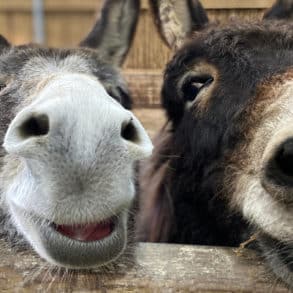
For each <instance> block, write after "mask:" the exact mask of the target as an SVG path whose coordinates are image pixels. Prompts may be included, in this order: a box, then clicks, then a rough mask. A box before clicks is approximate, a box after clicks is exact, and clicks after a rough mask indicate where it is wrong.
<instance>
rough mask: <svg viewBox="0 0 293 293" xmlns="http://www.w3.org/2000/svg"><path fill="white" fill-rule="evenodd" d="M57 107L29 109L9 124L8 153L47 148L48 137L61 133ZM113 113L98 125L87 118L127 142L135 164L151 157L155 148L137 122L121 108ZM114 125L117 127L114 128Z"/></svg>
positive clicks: (91, 118)
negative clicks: (135, 161) (136, 161)
mask: <svg viewBox="0 0 293 293" xmlns="http://www.w3.org/2000/svg"><path fill="white" fill-rule="evenodd" d="M54 107H55V106H54ZM54 107H53V109H51V108H50V107H48V109H46V110H47V111H45V110H44V109H33V110H31V109H28V111H24V112H21V113H19V114H18V115H17V116H16V117H15V118H14V120H13V121H12V123H11V124H10V126H9V128H8V131H7V133H6V135H5V139H4V147H5V149H6V151H7V152H8V153H16V154H18V155H23V156H26V155H33V154H34V153H38V151H39V150H40V148H42V146H44V145H46V144H47V142H48V139H49V137H50V136H52V135H53V137H54V133H56V132H57V133H58V131H60V123H59V122H60V121H59V120H60V117H59V116H58V113H57V114H56V112H58V111H53V110H54V109H55V108H54ZM50 109H51V110H52V111H50ZM112 111H113V112H114V113H113V114H112V117H111V118H109V117H108V118H106V120H107V121H108V122H107V121H101V120H100V119H99V121H97V118H94V117H90V118H89V117H88V120H90V121H91V122H92V123H94V122H93V120H94V119H95V120H96V122H99V124H101V125H104V128H105V129H108V130H106V131H115V133H117V134H118V136H117V135H116V134H115V138H114V137H113V139H114V140H117V139H118V140H119V139H120V140H121V139H122V140H123V141H124V143H125V144H126V146H127V148H128V151H129V154H130V157H131V158H132V159H133V160H139V159H142V158H145V157H148V156H149V155H150V154H151V152H152V148H153V146H152V143H151V140H150V138H149V137H148V135H147V133H146V131H145V129H144V128H143V126H142V125H141V123H140V122H139V121H138V119H137V118H136V117H135V116H134V115H133V114H132V113H131V112H129V111H127V110H125V109H124V108H122V107H120V106H119V107H118V106H115V105H114V106H113V110H112ZM80 123H81V128H82V129H81V130H82V133H84V134H86V133H87V130H86V127H87V125H88V123H85V124H83V123H82V122H80ZM113 125H115V126H114V127H113ZM107 126H108V128H107ZM102 128H103V126H102ZM117 128H118V131H117V132H116V130H115V129H117ZM119 136H120V138H119ZM79 139H81V140H83V144H85V143H87V144H90V143H91V140H90V139H86V138H84V137H83V136H81V137H79Z"/></svg>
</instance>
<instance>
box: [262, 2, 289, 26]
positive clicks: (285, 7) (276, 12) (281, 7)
mask: <svg viewBox="0 0 293 293" xmlns="http://www.w3.org/2000/svg"><path fill="white" fill-rule="evenodd" d="M264 19H284V20H286V19H287V20H291V21H292V20H293V0H278V1H277V2H276V3H275V4H274V5H273V7H272V8H271V9H269V10H268V11H267V12H266V13H265V15H264Z"/></svg>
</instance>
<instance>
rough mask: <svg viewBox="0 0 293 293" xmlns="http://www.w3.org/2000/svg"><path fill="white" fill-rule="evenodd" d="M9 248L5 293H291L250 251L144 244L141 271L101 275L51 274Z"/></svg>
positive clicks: (2, 267)
mask: <svg viewBox="0 0 293 293" xmlns="http://www.w3.org/2000/svg"><path fill="white" fill-rule="evenodd" d="M5 246H6V244H5V243H4V242H3V241H1V240H0V250H1V251H3V252H4V253H3V255H1V262H0V292H28V293H29V292H52V293H53V292H149V293H153V292H206V293H207V292H217V293H224V292H226V293H228V292H251V293H252V292H268V293H269V292H274V293H281V292H284V293H285V292H287V293H289V292H290V290H288V289H286V287H285V286H284V285H283V284H281V283H280V281H277V280H276V279H275V277H274V276H272V275H271V274H270V273H269V272H268V270H267V268H266V266H265V265H264V263H263V261H262V260H261V259H259V258H258V257H257V256H256V254H255V253H254V252H253V251H249V250H245V249H244V250H242V251H237V250H236V249H233V248H223V247H222V248H220V247H207V246H189V245H171V244H151V243H142V244H140V245H139V247H138V250H137V262H136V265H134V266H126V267H124V268H123V267H122V268H121V269H120V270H119V271H116V272H108V273H107V274H104V275H101V274H100V273H97V272H95V271H92V272H86V271H80V272H78V273H72V272H69V273H68V272H66V271H65V272H64V271H62V270H57V269H55V270H54V269H52V268H51V269H50V268H49V267H48V266H47V267H46V264H45V263H44V261H42V260H41V259H40V258H39V257H37V256H35V255H33V254H31V253H29V252H22V253H15V252H14V251H13V250H11V249H7V248H6V247H5Z"/></svg>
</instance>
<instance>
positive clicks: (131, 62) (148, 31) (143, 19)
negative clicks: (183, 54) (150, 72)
mask: <svg viewBox="0 0 293 293" xmlns="http://www.w3.org/2000/svg"><path fill="white" fill-rule="evenodd" d="M170 56H171V51H170V50H169V48H167V46H166V45H165V44H164V43H163V42H162V40H161V39H160V36H159V34H158V32H157V30H156V28H155V25H154V22H153V19H152V17H151V13H150V11H149V10H142V11H141V15H140V19H139V23H138V27H137V31H136V35H135V38H134V42H133V46H132V48H131V50H130V52H129V56H128V58H127V61H126V63H125V66H124V67H125V68H144V69H156V68H163V67H164V65H165V64H166V61H167V60H169V59H170Z"/></svg>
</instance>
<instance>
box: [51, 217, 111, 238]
mask: <svg viewBox="0 0 293 293" xmlns="http://www.w3.org/2000/svg"><path fill="white" fill-rule="evenodd" d="M114 227H115V221H114V219H108V220H105V221H102V222H99V223H90V224H74V225H57V224H55V223H52V228H53V229H54V230H55V231H57V232H58V233H60V234H61V235H63V236H65V237H68V238H71V239H73V240H78V241H82V242H91V241H99V240H102V239H104V238H106V237H108V236H110V235H111V234H112V232H113V230H114Z"/></svg>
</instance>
